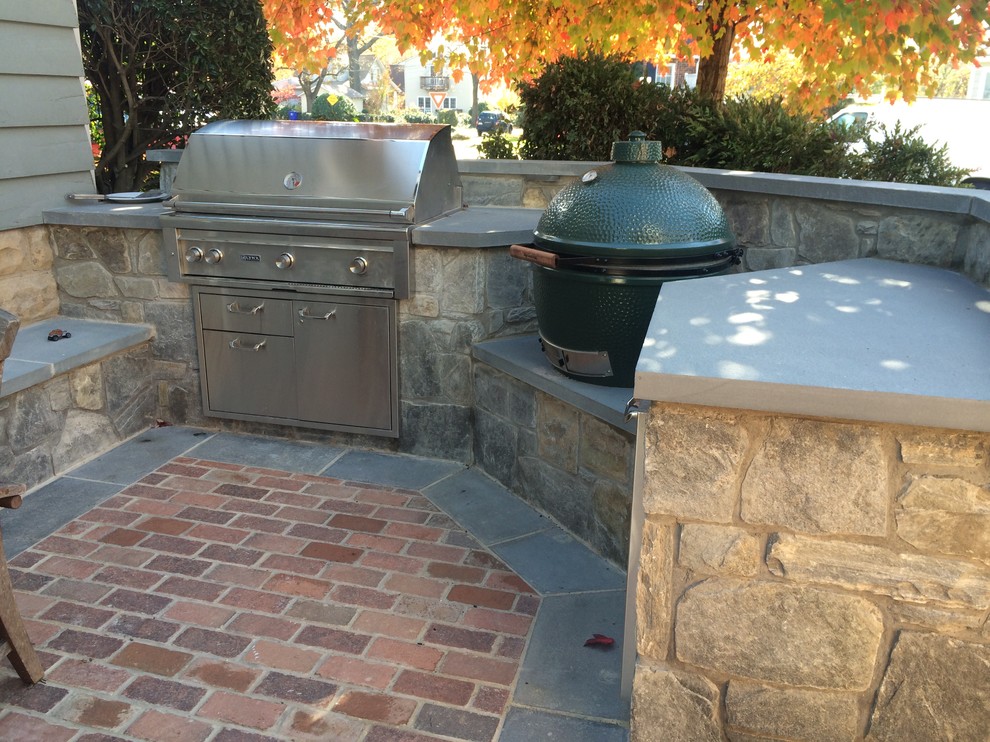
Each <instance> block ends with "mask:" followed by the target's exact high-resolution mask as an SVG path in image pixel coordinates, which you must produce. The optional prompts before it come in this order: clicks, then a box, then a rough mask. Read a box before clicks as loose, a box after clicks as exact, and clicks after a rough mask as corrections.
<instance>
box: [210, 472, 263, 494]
mask: <svg viewBox="0 0 990 742" xmlns="http://www.w3.org/2000/svg"><path fill="white" fill-rule="evenodd" d="M208 476H209V475H208ZM210 478H211V479H212V478H213V477H212V476H211V477H210ZM248 480H250V477H249V478H248ZM214 492H216V493H217V494H219V495H227V496H228V497H241V498H244V499H246V500H261V499H262V498H264V496H265V495H267V494H268V489H267V488H265V487H249V486H247V485H246V484H221V485H220V486H218V487H217V488H216V489H215V490H214Z"/></svg>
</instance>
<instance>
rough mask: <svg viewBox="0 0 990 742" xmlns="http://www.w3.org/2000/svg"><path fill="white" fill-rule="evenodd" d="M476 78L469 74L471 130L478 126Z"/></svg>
mask: <svg viewBox="0 0 990 742" xmlns="http://www.w3.org/2000/svg"><path fill="white" fill-rule="evenodd" d="M478 83H479V80H478V76H477V75H476V74H474V73H473V72H472V73H471V128H472V129H473V128H475V127H476V126H477V125H478Z"/></svg>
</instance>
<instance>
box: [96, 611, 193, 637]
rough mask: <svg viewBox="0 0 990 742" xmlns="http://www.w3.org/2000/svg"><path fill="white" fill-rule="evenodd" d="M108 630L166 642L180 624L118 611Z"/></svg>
mask: <svg viewBox="0 0 990 742" xmlns="http://www.w3.org/2000/svg"><path fill="white" fill-rule="evenodd" d="M106 630H107V631H112V632H113V633H115V634H123V635H124V636H131V637H134V638H135V639H147V640H149V641H153V642H166V641H168V640H169V638H170V637H171V636H172V635H173V634H174V633H175V632H176V631H178V630H179V625H178V624H175V623H172V622H171V621H161V620H159V619H157V618H143V617H142V616H134V615H131V614H129V613H118V614H117V617H116V618H115V619H114V620H113V621H111V622H110V623H109V624H108V625H107V627H106Z"/></svg>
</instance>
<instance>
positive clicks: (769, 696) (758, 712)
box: [725, 680, 860, 742]
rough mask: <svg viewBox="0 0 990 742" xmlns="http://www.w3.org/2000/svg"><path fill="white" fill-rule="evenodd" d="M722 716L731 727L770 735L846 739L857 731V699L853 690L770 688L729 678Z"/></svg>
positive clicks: (818, 741)
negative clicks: (833, 691) (847, 691)
mask: <svg viewBox="0 0 990 742" xmlns="http://www.w3.org/2000/svg"><path fill="white" fill-rule="evenodd" d="M725 716H726V723H727V725H728V726H729V728H730V729H731V730H733V731H736V730H739V731H744V732H751V733H756V734H760V735H766V736H767V737H771V738H773V739H790V740H808V741H809V742H811V741H812V740H814V742H850V740H854V739H856V738H857V737H858V736H859V734H860V729H859V703H858V698H857V696H856V694H853V693H828V692H825V691H813V690H798V689H796V688H772V687H769V686H765V685H759V684H756V683H747V682H746V681H742V680H730V681H729V687H728V689H727V690H726V694H725ZM733 739H735V738H734V737H733Z"/></svg>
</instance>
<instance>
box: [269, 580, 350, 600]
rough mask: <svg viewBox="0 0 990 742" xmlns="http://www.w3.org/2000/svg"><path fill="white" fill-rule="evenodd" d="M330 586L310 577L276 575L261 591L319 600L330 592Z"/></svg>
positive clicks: (323, 581)
mask: <svg viewBox="0 0 990 742" xmlns="http://www.w3.org/2000/svg"><path fill="white" fill-rule="evenodd" d="M330 586H331V583H329V582H327V581H326V580H314V579H313V578H311V577H300V576H299V575H286V574H278V575H273V576H272V578H271V579H270V580H268V582H266V583H265V584H264V585H263V589H264V590H271V591H272V592H276V593H286V594H287V595H301V596H303V597H306V598H316V599H320V598H323V597H324V596H325V595H326V594H327V593H328V592H330ZM345 602H346V601H345Z"/></svg>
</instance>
